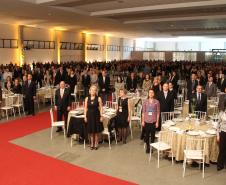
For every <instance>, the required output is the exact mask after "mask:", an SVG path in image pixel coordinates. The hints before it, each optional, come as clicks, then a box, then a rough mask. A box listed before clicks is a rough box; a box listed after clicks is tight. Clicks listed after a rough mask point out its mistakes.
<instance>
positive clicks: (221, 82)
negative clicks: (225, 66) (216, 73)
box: [217, 74, 226, 92]
mask: <svg viewBox="0 0 226 185" xmlns="http://www.w3.org/2000/svg"><path fill="white" fill-rule="evenodd" d="M217 88H218V89H220V90H221V92H225V88H226V79H225V75H224V74H220V78H218V80H217Z"/></svg>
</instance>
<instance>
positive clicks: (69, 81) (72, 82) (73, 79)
mask: <svg viewBox="0 0 226 185" xmlns="http://www.w3.org/2000/svg"><path fill="white" fill-rule="evenodd" d="M67 84H68V85H69V86H70V94H72V93H74V89H75V86H76V85H77V76H76V74H75V73H74V71H73V70H71V72H70V75H69V76H68V78H67Z"/></svg>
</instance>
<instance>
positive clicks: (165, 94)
mask: <svg viewBox="0 0 226 185" xmlns="http://www.w3.org/2000/svg"><path fill="white" fill-rule="evenodd" d="M163 93H164V96H165V99H166V97H167V94H168V91H163Z"/></svg>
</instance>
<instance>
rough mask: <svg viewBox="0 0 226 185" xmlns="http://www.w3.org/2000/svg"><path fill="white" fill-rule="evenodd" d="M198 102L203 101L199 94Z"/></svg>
mask: <svg viewBox="0 0 226 185" xmlns="http://www.w3.org/2000/svg"><path fill="white" fill-rule="evenodd" d="M198 101H199V102H200V101H201V94H200V93H199V97H198Z"/></svg>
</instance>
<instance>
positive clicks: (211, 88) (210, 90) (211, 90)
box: [205, 76, 217, 98]
mask: <svg viewBox="0 0 226 185" xmlns="http://www.w3.org/2000/svg"><path fill="white" fill-rule="evenodd" d="M205 92H206V95H207V97H208V98H210V97H216V96H217V86H216V84H215V83H213V77H212V76H210V77H209V79H208V82H207V84H206V87H205Z"/></svg>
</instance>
